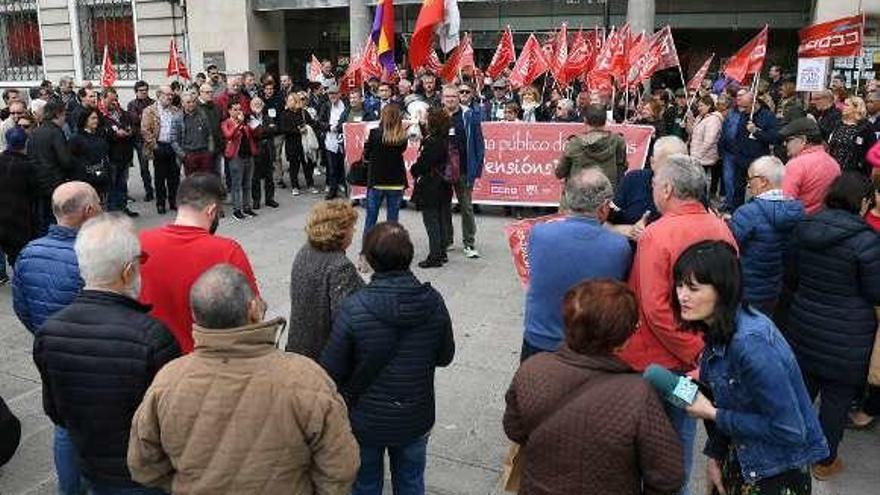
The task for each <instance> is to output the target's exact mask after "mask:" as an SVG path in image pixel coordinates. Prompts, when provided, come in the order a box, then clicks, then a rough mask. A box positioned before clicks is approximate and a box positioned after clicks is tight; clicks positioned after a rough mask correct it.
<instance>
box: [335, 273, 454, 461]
mask: <svg viewBox="0 0 880 495" xmlns="http://www.w3.org/2000/svg"><path fill="white" fill-rule="evenodd" d="M454 354H455V340H454V339H453V335H452V322H451V321H450V319H449V312H448V311H447V310H446V304H445V303H444V302H443V298H442V297H441V296H440V294H439V293H438V292H437V291H436V290H434V289H433V288H432V287H431V286H430V284H422V283H421V282H419V281H418V280H417V279H416V277H415V276H414V275H413V274H412V273H411V272H409V271H404V272H388V273H376V274H374V275H373V279H372V281H371V282H370V284H369V285H367V286H366V287H364V288H362V289H360V290H358V291H357V292H355V293H353V294H352V295H351V296H349V297H348V298H347V299H346V300H345V302H343V303H342V306H341V307H340V308H339V312H338V314H337V316H336V320H335V321H334V323H333V330H332V332H331V334H330V340H329V342H328V343H327V346H326V347H325V348H324V353H323V355H322V357H321V365H322V366H324V368H326V369H327V372H328V373H329V374H330V376H331V377H332V378H333V380H334V381H335V382H336V385H337V386H338V387H339V391H340V393H341V394H342V396H343V397H345V399H346V402H348V406H349V412H350V414H349V416H350V419H351V426H352V430H353V431H354V435H355V437H357V439H358V442H359V443H360V444H361V445H372V446H389V445H406V444H408V443H411V442H412V441H413V440H415V439H417V438H418V437H420V436H422V435H424V434H426V433H428V432H429V431H430V430H431V427H433V426H434V369H435V368H436V367H437V366H446V365H448V364H449V363H451V362H452V357H453V355H454ZM389 355H391V356H393V357H391V360H390V361H387V359H388V356H389ZM386 362H387V365H386V364H385V363H386ZM372 377H375V378H374V379H371V378H372Z"/></svg>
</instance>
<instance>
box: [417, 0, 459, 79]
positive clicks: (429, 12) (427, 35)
mask: <svg viewBox="0 0 880 495" xmlns="http://www.w3.org/2000/svg"><path fill="white" fill-rule="evenodd" d="M460 25H461V16H460V14H459V12H458V0H424V2H423V3H422V9H421V10H420V11H419V17H418V18H417V19H416V27H415V29H414V30H413V35H412V40H411V41H410V44H409V62H410V65H412V66H413V67H422V66H424V65H426V62H427V60H428V57H429V55H430V52H431V45H432V41H433V37H434V33H435V32H436V33H437V42H438V45H439V46H440V49H441V50H443V53H449V52H451V51H452V50H453V49H454V48H455V47H456V46H458V42H459V33H458V31H459V27H460Z"/></svg>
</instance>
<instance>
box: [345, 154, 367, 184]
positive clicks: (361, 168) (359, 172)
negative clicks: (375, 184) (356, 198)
mask: <svg viewBox="0 0 880 495" xmlns="http://www.w3.org/2000/svg"><path fill="white" fill-rule="evenodd" d="M367 177H368V174H367V162H365V161H364V160H363V159H360V160H358V161H356V162H354V163H352V164H351V166H350V167H349V168H348V174H346V176H345V180H346V181H348V183H349V184H351V185H353V186H361V187H367V183H368V179H367Z"/></svg>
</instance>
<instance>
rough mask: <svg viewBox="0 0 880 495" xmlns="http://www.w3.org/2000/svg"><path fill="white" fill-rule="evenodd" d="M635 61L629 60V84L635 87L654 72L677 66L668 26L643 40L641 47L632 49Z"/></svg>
mask: <svg viewBox="0 0 880 495" xmlns="http://www.w3.org/2000/svg"><path fill="white" fill-rule="evenodd" d="M634 50H635V52H634V54H633V55H634V56H635V57H636V58H635V59H633V58H631V59H630V71H629V84H630V85H636V84H639V83H640V82H642V81H644V80H646V79H648V78H650V77H651V76H652V75H654V73H655V72H657V71H660V70H663V69H668V68H670V67H675V66H677V65H679V62H678V52H677V51H676V49H675V40H673V38H672V30H671V29H670V28H669V26H666V27H664V28H663V29H661V30H660V31H657V32H656V33H654V34H653V35H652V36H651V37H650V38H648V39H647V40H645V43H644V45H643V46H642V47H637V48H635V49H634Z"/></svg>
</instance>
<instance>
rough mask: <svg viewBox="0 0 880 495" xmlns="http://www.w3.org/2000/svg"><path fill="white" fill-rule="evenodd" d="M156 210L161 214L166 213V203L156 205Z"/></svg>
mask: <svg viewBox="0 0 880 495" xmlns="http://www.w3.org/2000/svg"><path fill="white" fill-rule="evenodd" d="M156 211H157V212H158V213H159V214H160V215H164V214H165V206H164V205H159V206H157V207H156Z"/></svg>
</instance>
